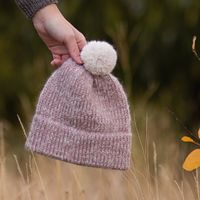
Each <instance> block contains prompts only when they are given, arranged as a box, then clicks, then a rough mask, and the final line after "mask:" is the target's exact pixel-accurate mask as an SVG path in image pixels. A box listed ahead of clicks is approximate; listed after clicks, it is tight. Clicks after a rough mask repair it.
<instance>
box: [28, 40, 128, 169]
mask: <svg viewBox="0 0 200 200" xmlns="http://www.w3.org/2000/svg"><path fill="white" fill-rule="evenodd" d="M81 58H82V60H83V62H84V65H77V64H76V63H75V62H74V61H72V60H71V59H68V60H67V61H66V62H65V63H64V64H63V65H62V66H61V67H60V68H58V69H57V70H56V71H55V72H54V73H53V74H52V75H51V76H50V78H49V79H48V81H47V82H46V84H45V86H44V88H43V90H42V92H41V94H40V96H39V100H38V104H37V108H36V113H35V115H34V117H33V121H32V124H31V127H30V132H29V134H28V137H27V140H26V143H25V147H26V148H27V149H28V150H31V151H33V152H37V153H40V154H43V155H46V156H49V157H53V158H56V159H60V160H63V161H66V162H70V163H74V164H79V165H86V166H93V167H102V168H111V169H120V170H124V169H128V168H129V167H130V159H131V144H132V142H131V141H132V134H131V117H130V111H129V105H128V102H127V97H126V95H125V92H124V90H123V88H122V86H121V84H120V83H119V81H118V80H117V78H115V77H114V76H113V75H111V74H110V72H111V71H112V70H113V68H114V67H115V64H116V60H117V55H116V52H115V50H114V49H113V47H112V46H111V45H110V44H108V43H106V42H100V41H92V42H89V43H88V44H87V45H86V46H85V47H84V48H83V50H82V52H81Z"/></svg>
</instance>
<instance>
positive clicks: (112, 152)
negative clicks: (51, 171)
mask: <svg viewBox="0 0 200 200" xmlns="http://www.w3.org/2000/svg"><path fill="white" fill-rule="evenodd" d="M25 147H26V148H27V149H28V150H31V151H33V152H36V153H40V154H43V155H46V156H49V157H53V158H56V159H59V160H63V161H66V162H69V163H74V164H79V165H85V166H92V167H102V168H111V169H119V170H125V169H128V168H129V167H130V157H131V133H114V134H112V133H106V134H105V133H96V132H84V131H83V130H77V129H76V128H73V127H67V126H63V125H62V124H60V123H58V122H55V121H53V120H51V119H49V118H45V117H43V116H39V115H35V116H34V118H33V122H32V125H31V129H30V133H29V135H28V138H27V140H26V143H25Z"/></svg>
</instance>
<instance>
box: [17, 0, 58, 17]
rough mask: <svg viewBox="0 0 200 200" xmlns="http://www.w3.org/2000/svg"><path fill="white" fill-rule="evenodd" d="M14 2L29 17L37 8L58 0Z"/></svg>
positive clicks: (20, 0)
mask: <svg viewBox="0 0 200 200" xmlns="http://www.w3.org/2000/svg"><path fill="white" fill-rule="evenodd" d="M15 2H16V4H17V5H18V7H19V8H20V9H21V11H22V12H23V13H24V14H25V16H26V17H27V18H29V19H31V18H32V17H33V16H34V15H35V14H36V12H37V11H38V10H40V9H42V8H44V7H45V6H48V5H50V4H57V3H58V0H15Z"/></svg>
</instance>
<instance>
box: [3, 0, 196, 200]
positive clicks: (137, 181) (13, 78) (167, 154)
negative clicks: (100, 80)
mask: <svg viewBox="0 0 200 200" xmlns="http://www.w3.org/2000/svg"><path fill="white" fill-rule="evenodd" d="M58 6H59V8H60V9H61V10H62V12H63V14H64V16H65V17H66V18H67V19H68V20H69V21H70V22H71V23H72V24H73V25H74V26H75V27H77V28H78V29H79V30H80V31H81V32H82V33H83V34H84V35H85V36H86V38H87V39H88V40H92V39H98V40H106V41H108V42H110V43H112V44H113V45H114V46H115V48H116V50H117V51H118V54H119V59H118V64H117V67H116V68H115V70H114V74H115V75H116V76H117V77H118V78H119V80H120V82H121V83H122V84H123V85H124V88H125V90H126V92H127V94H128V97H129V102H130V104H131V112H132V130H133V160H132V168H131V169H130V170H128V171H125V172H120V171H113V170H103V169H95V168H88V167H80V166H75V165H72V164H67V163H64V162H60V161H55V160H52V159H48V158H45V157H42V156H37V155H33V154H31V153H29V152H26V151H25V150H24V142H25V135H24V132H23V128H22V126H21V125H22V124H23V126H24V128H25V131H26V132H28V127H29V125H30V122H31V118H32V115H33V112H34V110H35V104H36V101H37V97H38V94H39V92H40V90H41V89H42V87H43V85H44V83H45V80H46V79H47V78H48V77H49V75H50V74H51V73H52V71H53V68H52V67H51V66H50V61H51V55H50V53H49V52H48V50H47V48H46V46H45V45H44V44H43V43H42V41H41V40H40V38H39V37H38V36H37V33H36V32H35V30H34V28H33V26H32V24H31V21H30V20H27V19H26V18H25V17H24V15H23V14H22V13H21V12H20V10H19V9H18V8H17V6H16V5H15V2H14V0H13V1H1V6H0V200H14V199H16V200H18V199H19V200H21V199H22V200H27V199H28V200H30V199H32V200H35V199H37V200H43V199H44V200H48V199H49V200H54V199H56V200H57V199H59V200H64V199H67V200H68V199H69V200H72V199H74V200H79V199H80V200H82V199H84V200H90V199H91V200H112V199H113V200H118V199H119V200H151V199H152V200H165V199H170V200H174V199H178V200H179V199H180V200H193V199H194V200H199V199H200V182H199V178H200V175H199V171H198V170H196V171H194V172H190V173H189V172H186V171H184V170H183V169H182V162H183V160H184V158H185V157H186V155H187V154H188V152H190V151H191V149H193V148H194V146H193V145H190V144H182V143H181V142H180V138H181V136H183V135H185V134H187V133H188V132H189V131H190V132H192V133H194V134H195V133H197V130H198V128H199V127H200V123H199V118H200V62H199V61H198V60H197V59H196V57H195V56H194V55H193V54H192V50H191V44H192V37H193V35H197V51H198V49H200V48H199V46H200V34H199V33H200V2H199V0H164V1H157V0H149V1H147V0H101V1H97V0H93V1H88V0H63V1H61V0H60V3H59V5H58ZM198 39H199V40H198ZM17 115H18V116H19V117H17ZM19 119H20V120H21V122H22V124H20V120H19Z"/></svg>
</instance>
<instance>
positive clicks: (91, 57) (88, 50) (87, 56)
mask: <svg viewBox="0 0 200 200" xmlns="http://www.w3.org/2000/svg"><path fill="white" fill-rule="evenodd" d="M81 59H82V60H83V63H84V66H85V69H86V70H88V71H89V72H91V73H92V74H95V75H106V74H109V73H111V72H112V70H113V69H114V67H115V65H116V62H117V53H116V51H115V50H114V48H113V46H112V45H110V44H108V43H107V42H104V41H90V42H88V43H87V44H86V45H85V46H84V47H83V49H82V51H81Z"/></svg>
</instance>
